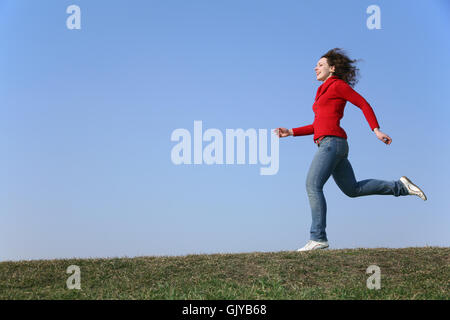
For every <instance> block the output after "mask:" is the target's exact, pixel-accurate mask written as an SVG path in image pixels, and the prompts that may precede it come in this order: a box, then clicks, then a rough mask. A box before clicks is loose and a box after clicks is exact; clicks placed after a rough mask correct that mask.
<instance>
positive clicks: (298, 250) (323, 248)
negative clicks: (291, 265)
mask: <svg viewBox="0 0 450 320" xmlns="http://www.w3.org/2000/svg"><path fill="white" fill-rule="evenodd" d="M329 247H330V246H326V247H322V248H317V249H310V250H300V249H297V252H307V251H316V250H325V249H328V248H329Z"/></svg>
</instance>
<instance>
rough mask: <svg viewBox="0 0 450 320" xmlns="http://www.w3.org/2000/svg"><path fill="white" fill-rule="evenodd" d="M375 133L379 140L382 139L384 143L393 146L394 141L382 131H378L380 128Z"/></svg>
mask: <svg viewBox="0 0 450 320" xmlns="http://www.w3.org/2000/svg"><path fill="white" fill-rule="evenodd" d="M373 131H374V132H375V134H376V135H377V138H378V139H380V140H381V141H383V142H384V143H386V144H391V142H392V139H391V137H389V136H388V135H387V134H386V133H383V132H381V131H380V129H378V128H375V129H374V130H373Z"/></svg>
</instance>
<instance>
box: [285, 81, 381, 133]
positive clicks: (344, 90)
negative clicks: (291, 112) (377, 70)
mask: <svg viewBox="0 0 450 320" xmlns="http://www.w3.org/2000/svg"><path fill="white" fill-rule="evenodd" d="M347 101H350V102H351V103H352V104H354V105H355V106H357V107H358V108H360V109H361V110H362V112H363V113H364V116H365V117H366V120H367V122H368V123H369V126H370V128H371V129H372V130H373V129H375V128H379V127H380V126H379V125H378V121H377V118H376V116H375V113H374V112H373V109H372V107H371V106H370V104H369V103H368V102H367V101H366V100H365V99H364V98H363V97H362V96H361V95H360V94H359V93H358V92H356V91H355V90H353V89H352V87H350V86H349V85H348V84H347V82H345V81H344V80H341V79H339V78H338V77H336V76H331V77H329V78H328V79H327V80H325V82H324V83H322V85H321V86H320V87H319V88H318V89H317V93H316V98H315V101H314V104H313V111H314V122H313V123H312V124H310V125H307V126H303V127H298V128H292V132H293V134H294V136H306V135H310V134H313V133H314V138H313V139H314V140H316V139H318V138H320V137H322V136H328V135H331V136H338V137H342V138H344V139H347V134H346V133H345V131H344V129H342V128H341V126H340V121H341V119H342V117H343V116H344V108H345V104H346V103H347Z"/></svg>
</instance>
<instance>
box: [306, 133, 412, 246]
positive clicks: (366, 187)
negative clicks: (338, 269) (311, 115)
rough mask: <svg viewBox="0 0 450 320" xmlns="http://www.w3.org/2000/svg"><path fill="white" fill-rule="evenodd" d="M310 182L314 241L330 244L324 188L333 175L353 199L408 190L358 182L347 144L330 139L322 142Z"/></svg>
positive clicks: (389, 184)
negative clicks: (326, 229)
mask: <svg viewBox="0 0 450 320" xmlns="http://www.w3.org/2000/svg"><path fill="white" fill-rule="evenodd" d="M318 147H319V149H318V150H317V152H316V154H315V156H314V159H313V161H312V163H311V166H310V168H309V171H308V176H307V179H306V191H307V193H308V198H309V204H310V206H311V215H312V224H311V237H310V239H311V240H315V241H328V239H327V234H326V232H325V228H326V215H327V203H326V201H325V197H324V195H323V186H324V184H325V183H326V182H327V180H328V178H329V177H330V176H331V175H332V176H333V179H334V181H335V182H336V184H337V185H338V187H339V188H340V189H341V190H342V192H344V193H345V194H346V195H347V196H349V197H352V198H353V197H361V196H368V195H371V194H380V195H393V196H396V197H398V196H404V195H407V194H408V190H407V189H406V188H405V187H404V185H403V183H401V182H400V180H395V181H385V180H375V179H367V180H361V181H356V179H355V174H354V173H353V169H352V165H351V164H350V162H349V161H348V159H347V157H348V143H347V140H346V139H344V138H340V137H335V136H326V137H325V138H323V139H322V141H320V144H319V145H318Z"/></svg>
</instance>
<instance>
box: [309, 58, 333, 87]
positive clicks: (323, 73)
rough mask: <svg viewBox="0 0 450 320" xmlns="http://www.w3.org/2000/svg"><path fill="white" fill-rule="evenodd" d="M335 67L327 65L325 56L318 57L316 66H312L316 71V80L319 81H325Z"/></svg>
mask: <svg viewBox="0 0 450 320" xmlns="http://www.w3.org/2000/svg"><path fill="white" fill-rule="evenodd" d="M334 69H335V67H334V66H332V67H330V66H329V65H328V61H327V58H320V60H319V61H318V62H317V65H316V67H315V68H314V71H315V72H316V77H317V80H319V81H325V80H327V79H328V78H329V77H330V76H331V73H332V72H334Z"/></svg>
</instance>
